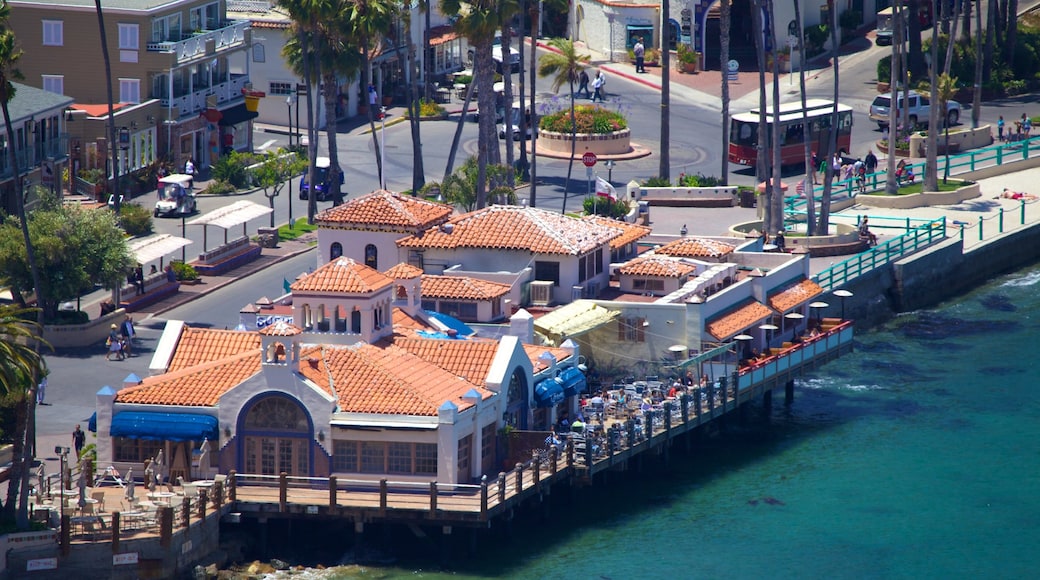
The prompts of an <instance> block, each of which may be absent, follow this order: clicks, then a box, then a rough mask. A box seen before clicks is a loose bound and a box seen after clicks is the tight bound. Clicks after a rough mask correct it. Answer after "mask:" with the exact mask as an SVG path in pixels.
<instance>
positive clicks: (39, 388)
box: [36, 375, 47, 405]
mask: <svg viewBox="0 0 1040 580" xmlns="http://www.w3.org/2000/svg"><path fill="white" fill-rule="evenodd" d="M46 396H47V375H43V378H42V379H40V384H38V385H36V404H37V405H46V404H47V403H44V402H43V399H44V398H46Z"/></svg>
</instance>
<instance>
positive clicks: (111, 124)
mask: <svg viewBox="0 0 1040 580" xmlns="http://www.w3.org/2000/svg"><path fill="white" fill-rule="evenodd" d="M4 6H7V2H6V0H5V1H4ZM94 10H95V11H96V12H97V21H98V31H99V33H100V35H101V56H102V58H103V59H104V62H105V89H106V90H107V92H108V149H109V155H111V156H112V193H113V197H112V202H113V203H112V209H113V210H114V211H115V213H116V215H119V212H120V208H121V207H122V203H123V200H122V199H120V198H119V193H120V192H119V148H118V147H116V113H115V106H114V104H113V103H114V102H115V101H114V100H113V98H112V61H111V60H110V59H109V57H108V36H107V35H106V34H105V14H104V12H102V11H101V0H94ZM171 96H172V95H171Z"/></svg>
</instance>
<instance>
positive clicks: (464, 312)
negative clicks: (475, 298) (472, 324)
mask: <svg viewBox="0 0 1040 580" xmlns="http://www.w3.org/2000/svg"><path fill="white" fill-rule="evenodd" d="M436 310H437V312H440V313H441V314H447V315H448V316H454V317H455V318H458V319H459V320H465V321H475V320H476V319H477V305H476V304H475V303H473V302H448V301H445V300H442V301H440V303H439V307H438V308H437V309H436Z"/></svg>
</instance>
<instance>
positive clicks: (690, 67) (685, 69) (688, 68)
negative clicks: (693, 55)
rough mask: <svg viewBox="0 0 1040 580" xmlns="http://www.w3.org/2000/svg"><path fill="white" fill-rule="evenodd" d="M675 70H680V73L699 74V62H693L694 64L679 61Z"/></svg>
mask: <svg viewBox="0 0 1040 580" xmlns="http://www.w3.org/2000/svg"><path fill="white" fill-rule="evenodd" d="M675 68H676V69H678V70H679V72H681V73H686V74H695V73H696V72H697V61H693V62H682V61H679V62H678V63H677V64H676V65H675Z"/></svg>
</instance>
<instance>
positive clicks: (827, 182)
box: [816, 10, 902, 235]
mask: <svg viewBox="0 0 1040 580" xmlns="http://www.w3.org/2000/svg"><path fill="white" fill-rule="evenodd" d="M830 28H831V60H832V61H833V64H832V66H833V67H834V91H833V94H832V96H831V100H832V101H833V102H834V109H833V111H832V112H831V130H830V134H829V137H828V139H827V152H828V155H834V154H835V153H840V151H838V131H839V130H840V126H839V124H838V119H839V117H838V89H839V83H838V68H839V67H838V64H839V61H838V55H839V54H840V52H841V51H840V48H841V47H840V46H839V45H838V11H837V10H831V22H830ZM898 38H902V37H901V36H900V37H898ZM893 44H902V43H901V42H899V43H893ZM833 175H834V169H833V164H832V163H831V162H830V160H829V159H828V162H827V173H825V174H824V182H823V195H822V197H821V198H820V221H819V227H818V228H816V231H817V232H819V233H820V234H822V235H827V232H829V231H830V224H829V222H830V215H831V181H832V177H833Z"/></svg>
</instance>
